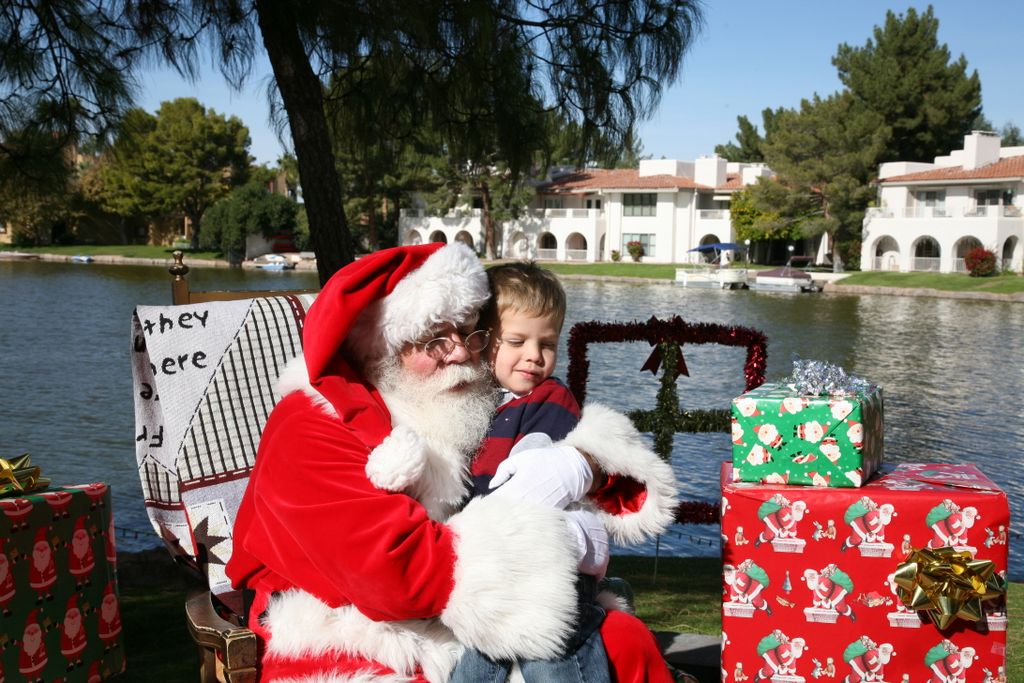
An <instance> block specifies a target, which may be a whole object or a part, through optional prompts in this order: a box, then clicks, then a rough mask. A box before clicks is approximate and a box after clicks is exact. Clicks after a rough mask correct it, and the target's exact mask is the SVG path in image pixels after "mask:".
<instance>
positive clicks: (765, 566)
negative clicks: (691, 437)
mask: <svg viewBox="0 0 1024 683" xmlns="http://www.w3.org/2000/svg"><path fill="white" fill-rule="evenodd" d="M731 469H732V466H731V465H729V464H725V465H724V466H723V470H722V501H721V505H722V559H723V596H722V637H723V649H722V668H723V671H724V672H725V677H724V678H723V680H725V681H742V680H746V677H749V679H750V680H757V681H775V682H777V683H802V682H804V681H814V680H817V679H820V678H824V679H826V680H832V679H834V680H839V681H850V682H858V683H859V682H861V681H900V680H910V681H927V682H928V683H965V682H969V681H979V682H980V681H983V680H998V678H997V677H998V673H999V672H1000V671H1001V670H1003V667H1004V666H1005V658H1006V654H1005V651H1006V629H1007V620H1006V602H1005V577H1006V568H1007V555H1008V553H1007V550H1008V546H1007V539H1008V537H1009V506H1008V502H1007V498H1006V494H1005V493H1004V492H1003V491H1001V490H1000V489H999V488H998V487H997V486H996V485H995V484H994V483H993V482H992V481H990V480H989V479H987V478H986V477H985V476H984V475H983V474H982V473H981V472H980V471H979V470H978V469H977V468H976V467H974V466H972V465H949V464H935V465H922V464H904V465H899V466H897V467H895V468H893V467H885V468H883V471H882V472H880V473H879V475H878V476H876V477H874V478H873V479H872V480H871V481H869V482H868V483H867V484H866V485H865V486H863V487H862V488H858V489H822V488H813V487H806V486H801V487H796V486H783V485H772V484H757V483H742V482H739V483H737V482H734V481H733V475H732V472H731V471H730V470H731ZM986 676H990V678H986Z"/></svg>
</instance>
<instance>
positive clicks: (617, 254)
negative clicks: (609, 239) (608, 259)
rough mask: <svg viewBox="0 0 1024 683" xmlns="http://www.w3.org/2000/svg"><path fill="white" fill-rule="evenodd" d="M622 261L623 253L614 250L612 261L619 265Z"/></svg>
mask: <svg viewBox="0 0 1024 683" xmlns="http://www.w3.org/2000/svg"><path fill="white" fill-rule="evenodd" d="M621 260H622V252H620V251H619V250H618V249H612V261H615V262H616V263H618V262H619V261H621Z"/></svg>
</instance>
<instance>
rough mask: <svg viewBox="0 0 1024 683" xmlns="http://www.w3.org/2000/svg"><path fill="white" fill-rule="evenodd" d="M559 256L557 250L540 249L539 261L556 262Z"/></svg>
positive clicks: (538, 251) (538, 253)
mask: <svg viewBox="0 0 1024 683" xmlns="http://www.w3.org/2000/svg"><path fill="white" fill-rule="evenodd" d="M557 256H558V250H557V249H538V250H537V260H538V261H554V260H555V258H557Z"/></svg>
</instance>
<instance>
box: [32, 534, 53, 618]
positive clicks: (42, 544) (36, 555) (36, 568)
mask: <svg viewBox="0 0 1024 683" xmlns="http://www.w3.org/2000/svg"><path fill="white" fill-rule="evenodd" d="M56 582H57V564H56V563H55V562H54V561H53V548H52V547H51V546H50V542H49V541H48V540H47V539H46V527H41V528H40V529H39V531H37V532H36V541H35V544H34V545H33V546H32V562H31V564H29V567H28V585H29V586H31V587H32V590H34V591H35V592H36V593H37V595H38V600H40V601H41V600H43V599H44V598H52V597H53V593H52V588H53V584H55V583H56Z"/></svg>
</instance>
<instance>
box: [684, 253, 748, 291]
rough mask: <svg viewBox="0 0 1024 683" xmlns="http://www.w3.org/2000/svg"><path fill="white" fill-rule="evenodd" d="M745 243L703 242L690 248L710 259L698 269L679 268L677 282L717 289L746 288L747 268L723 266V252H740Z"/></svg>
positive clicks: (689, 285)
mask: <svg viewBox="0 0 1024 683" xmlns="http://www.w3.org/2000/svg"><path fill="white" fill-rule="evenodd" d="M743 248H744V247H743V245H740V244H736V243H734V242H715V243H713V244H702V245H700V246H699V247H695V248H693V249H690V251H692V252H693V251H695V252H697V253H699V254H702V255H704V256H705V257H707V258H708V259H709V260H708V262H707V264H706V265H705V266H704V267H702V268H698V269H696V270H695V269H692V268H677V269H676V282H677V283H679V284H681V285H682V286H683V287H704V288H715V289H746V288H747V269H746V268H743V267H739V266H728V265H727V266H726V267H724V268H723V267H722V265H721V264H722V253H723V252H726V251H730V252H739V251H741V250H743Z"/></svg>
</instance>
